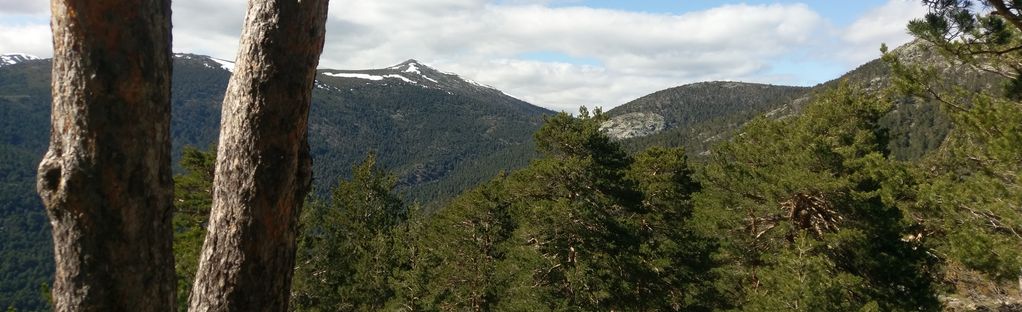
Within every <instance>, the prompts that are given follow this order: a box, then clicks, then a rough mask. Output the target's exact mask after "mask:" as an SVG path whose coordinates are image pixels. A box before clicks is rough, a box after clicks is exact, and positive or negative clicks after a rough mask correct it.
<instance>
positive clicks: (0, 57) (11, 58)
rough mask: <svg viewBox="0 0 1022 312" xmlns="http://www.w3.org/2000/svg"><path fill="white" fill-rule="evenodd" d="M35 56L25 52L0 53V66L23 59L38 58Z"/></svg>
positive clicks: (12, 63) (16, 62)
mask: <svg viewBox="0 0 1022 312" xmlns="http://www.w3.org/2000/svg"><path fill="white" fill-rule="evenodd" d="M38 59H40V58H39V57H37V56H34V55H29V54H25V53H8V54H0V66H7V65H14V64H18V63H21V62H24V61H31V60H38Z"/></svg>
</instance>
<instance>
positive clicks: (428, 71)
mask: <svg viewBox="0 0 1022 312" xmlns="http://www.w3.org/2000/svg"><path fill="white" fill-rule="evenodd" d="M320 74H321V75H324V76H327V77H332V78H344V79H358V80H368V81H362V82H360V83H361V84H373V83H378V84H401V83H404V84H408V85H413V86H418V87H422V88H427V89H440V90H445V91H448V92H455V91H469V92H498V93H501V94H503V95H505V96H510V95H508V94H507V93H504V92H503V91H500V90H498V89H497V88H494V87H492V86H488V85H485V84H481V83H478V82H475V81H473V80H471V79H468V78H465V77H462V76H460V75H458V74H454V73H449V72H445V71H441V70H438V69H436V68H433V67H430V66H428V65H425V64H423V63H422V62H419V61H418V60H416V59H409V60H406V61H404V62H401V63H400V64H397V65H394V66H391V67H387V68H382V69H368V70H333V69H325V70H320Z"/></svg>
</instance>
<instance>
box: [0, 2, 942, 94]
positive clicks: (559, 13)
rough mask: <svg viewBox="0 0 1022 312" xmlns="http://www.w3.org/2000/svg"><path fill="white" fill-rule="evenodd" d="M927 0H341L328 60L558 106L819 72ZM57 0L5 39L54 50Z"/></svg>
mask: <svg viewBox="0 0 1022 312" xmlns="http://www.w3.org/2000/svg"><path fill="white" fill-rule="evenodd" d="M245 6H246V4H245V0H218V1H209V0H175V1H174V2H173V11H174V39H175V41H174V50H175V51H176V52H188V53H198V54H206V55H211V56H214V57H217V58H222V59H233V58H234V54H235V53H236V48H237V42H238V35H239V34H240V27H241V23H242V21H243V19H244V11H245ZM923 13H925V9H924V8H923V7H922V5H921V4H920V1H918V0H830V1H824V0H805V1H767V0H747V1H723V0H721V1H709V0H631V1H628V0H625V1H611V0H385V1H384V0H346V1H344V0H334V1H332V3H331V14H330V18H329V20H328V25H327V43H326V48H325V50H324V53H323V57H322V59H321V67H324V68H337V69H364V68H382V67H388V66H391V65H394V64H397V63H399V62H401V61H404V60H406V59H411V58H414V59H417V60H419V61H422V62H424V63H425V64H427V65H430V66H433V67H436V68H438V69H440V70H444V71H448V72H455V73H458V74H461V75H462V76H465V77H468V78H471V79H473V80H476V81H479V82H481V83H484V84H488V85H492V86H494V87H497V88H499V89H501V90H503V91H506V92H507V93H509V94H513V95H515V96H518V97H519V98H522V99H524V100H526V101H529V102H531V103H534V104H537V105H540V106H544V107H548V108H551V109H555V110H566V111H574V110H576V109H577V107H578V106H581V105H585V106H589V107H593V106H601V107H604V108H611V107H614V106H616V105H620V104H623V103H625V102H627V101H630V100H632V99H635V98H638V97H640V96H643V95H645V94H648V93H651V92H655V91H658V90H662V89H665V88H669V87H673V86H678V85H683V84H687V83H693V82H699V81H707V80H730V81H747V82H760V83H771V84H785V85H814V84H817V83H821V82H824V81H827V80H830V79H833V78H836V77H837V76H839V75H841V74H843V73H845V72H847V71H849V70H851V69H853V68H855V67H856V66H858V65H860V64H862V63H865V62H867V61H869V60H871V59H874V58H876V57H878V56H879V52H878V48H879V46H880V44H881V43H887V44H888V45H891V46H897V45H900V44H903V43H906V42H908V41H909V40H910V39H911V37H910V36H908V35H907V34H906V33H905V24H906V23H907V22H908V20H910V19H912V18H916V17H919V16H921V15H922V14H923ZM48 20H49V16H48V5H47V1H42V0H31V1H26V0H0V53H11V52H22V53H29V54H35V55H39V56H42V57H48V56H49V55H50V38H49V25H48Z"/></svg>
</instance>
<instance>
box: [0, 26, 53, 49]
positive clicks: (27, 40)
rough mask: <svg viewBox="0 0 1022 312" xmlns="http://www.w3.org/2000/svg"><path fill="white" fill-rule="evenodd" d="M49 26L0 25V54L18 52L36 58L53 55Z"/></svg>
mask: <svg viewBox="0 0 1022 312" xmlns="http://www.w3.org/2000/svg"><path fill="white" fill-rule="evenodd" d="M52 47H53V42H52V39H51V38H50V25H38V24H37V25H15V26H7V25H0V53H7V52H20V53H28V54H31V55H35V56H38V57H50V56H51V55H53V48H52Z"/></svg>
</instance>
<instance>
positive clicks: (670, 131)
mask: <svg viewBox="0 0 1022 312" xmlns="http://www.w3.org/2000/svg"><path fill="white" fill-rule="evenodd" d="M808 90H809V88H804V87H791V86H775V85H767V84H755V83H743V82H729V81H715V82H700V83H694V84H688V85H683V86H679V87H674V88H670V89H666V90H662V91H657V92H655V93H652V94H650V95H646V96H643V97H640V98H638V99H636V100H633V101H631V102H628V103H625V104H624V105H621V106H618V107H615V108H614V109H611V110H610V111H608V112H607V114H608V115H609V116H610V120H608V121H607V122H605V123H604V124H603V129H604V130H606V131H607V133H608V134H609V135H610V136H611V137H613V138H617V139H621V140H625V141H624V143H625V145H626V146H629V147H630V148H631V149H632V150H640V149H643V148H645V147H648V146H653V145H669V146H685V147H688V148H689V150H692V151H695V150H703V149H704V148H705V146H704V144H703V143H705V142H710V141H712V139H716V138H717V137H715V135H716V134H714V135H709V136H707V135H706V134H707V133H713V132H711V131H709V130H713V129H719V128H721V127H723V128H728V129H731V128H735V127H736V126H737V125H740V124H742V123H744V122H745V121H747V120H749V119H751V118H752V117H754V116H756V115H761V114H764V113H767V112H769V111H770V110H773V109H776V108H777V107H780V106H782V105H784V104H785V103H789V102H792V101H794V100H795V99H796V98H798V97H800V96H802V95H803V94H805V93H806V92H807V91H808Z"/></svg>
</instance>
